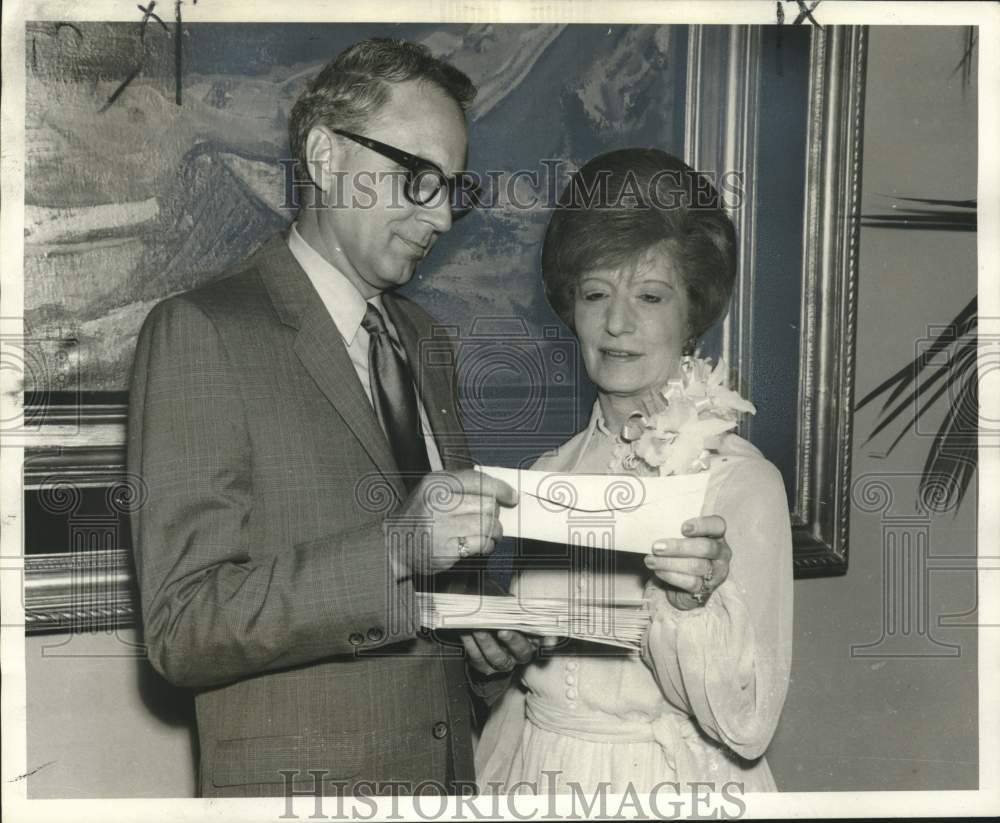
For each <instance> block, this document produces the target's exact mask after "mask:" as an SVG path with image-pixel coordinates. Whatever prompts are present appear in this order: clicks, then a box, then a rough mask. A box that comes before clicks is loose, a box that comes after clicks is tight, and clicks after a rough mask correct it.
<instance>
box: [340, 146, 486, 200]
mask: <svg viewBox="0 0 1000 823" xmlns="http://www.w3.org/2000/svg"><path fill="white" fill-rule="evenodd" d="M331 131H332V132H333V133H334V134H339V135H340V136H341V137H346V138H347V139H348V140H351V141H353V142H355V143H357V144H359V145H361V146H364V147H365V148H366V149H371V150H372V151H373V152H375V153H376V154H381V155H382V156H383V157H387V158H388V159H389V160H392V161H393V162H394V163H397V164H398V165H400V166H402V167H403V169H404V171H405V172H406V179H405V182H404V185H403V196H404V197H405V198H406V199H407V200H409V201H410V202H411V203H412V204H413V205H415V206H426V205H427V204H428V203H430V202H431V201H432V200H434V199H435V198H436V197H438V195H440V193H441V189H447V190H448V202H449V203H451V204H452V205H451V219H452V220H458V219H459V218H460V217H464V216H465V215H467V214H468V213H469V212H470V211H472V209H473V208H475V206H476V205H477V204H478V193H479V185H478V183H476V182H475V181H469V178H470V177H471V175H469V173H468V172H459V173H458V174H456V175H455V176H454V177H449V176H448V175H447V174H445V173H444V169H442V168H441V167H440V166H439V165H438V164H437V163H435V162H434V161H433V160H428V159H427V158H426V157H419V156H417V155H415V154H410V153H409V152H408V151H403V150H402V149H397V148H396V147H395V146H390V145H389V144H388V143H382V142H379V141H378V140H373V139H372V138H370V137H365V136H364V135H362V134H354V132H350V131H345V130H344V129H331ZM427 174H430V175H433V176H434V178H435V179H436V180H437V187H436V188H435V189H434V191H433V192H432V193H431V194H430V195H428V196H427V197H425V198H423V199H421V198H420V196H419V181H420V179H421V178H422V177H423V176H424V175H427ZM467 181H468V182H467ZM460 185H461V186H462V190H463V193H464V194H465V196H466V198H467V199H468V200H469V202H471V205H468V206H463V207H461V208H456V206H455V192H456V190H457V189H458V188H459V186H460Z"/></svg>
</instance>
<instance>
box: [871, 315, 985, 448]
mask: <svg viewBox="0 0 1000 823" xmlns="http://www.w3.org/2000/svg"><path fill="white" fill-rule="evenodd" d="M976 319H977V318H976V298H975V297H973V298H972V300H971V301H969V304H968V305H967V306H966V307H965V308H964V309H962V311H960V312H959V313H958V315H957V316H956V317H955V319H954V320H952V321H951V323H950V324H949V325H948V326H947V327H946V328H945V329H943V330H942V332H941V333H940V334H939V335H938V336H937V337H936V338H935V339H934V342H933V343H931V345H930V346H929V347H928V348H927V350H926V351H925V352H923V353H921V354H920V355H919V356H918V357H917V358H916V359H914V360H913V362H911V363H908V364H907V365H905V366H903V368H901V369H900V370H899V371H898V372H896V373H895V374H894V375H892V377H890V378H889V379H888V380H886V381H884V382H883V383H880V384H879V385H878V386H876V387H875V388H874V389H872V390H871V391H870V392H869V393H868V394H866V395H865V396H864V397H863V398H862V399H861V400H860V401H858V404H857V405H856V406H855V407H854V408H855V410H857V409H861V408H863V407H864V406H866V405H868V403H870V402H871V401H872V400H874V399H875V398H876V397H878V396H879V395H881V394H883V393H884V392H886V391H888V390H889V389H890V388H892V387H893V386H897V389H896V391H895V392H894V393H893V394H892V396H891V397H890V398H889V400H887V401H886V403H885V405H884V406H883V408H882V410H883V411H885V406H887V405H889V404H890V403H891V402H892V401H893V400H894V399H895V398H896V397H898V396H899V394H900V393H901V392H902V391H903V390H905V388H906V386H907V385H909V383H910V382H912V381H913V380H915V379H916V377H917V375H918V374H919V373H920V371H921V370H922V369H923V368H924V366H926V365H927V363H928V362H930V360H931V358H933V357H936V356H937V355H938V354H939V353H940V352H941V351H943V350H944V349H945V347H947V346H948V345H949V344H951V343H953V342H954V341H955V340H956V339H958V338H960V337H962V336H963V335H965V334H968V333H969V331H971V328H972V326H974V325H976ZM897 384H898V385H897ZM869 439H871V437H869Z"/></svg>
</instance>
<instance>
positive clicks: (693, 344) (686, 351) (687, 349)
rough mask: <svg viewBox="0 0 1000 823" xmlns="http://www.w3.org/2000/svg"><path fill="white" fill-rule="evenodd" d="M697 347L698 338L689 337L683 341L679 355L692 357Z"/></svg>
mask: <svg viewBox="0 0 1000 823" xmlns="http://www.w3.org/2000/svg"><path fill="white" fill-rule="evenodd" d="M697 347H698V338H697V337H689V338H688V339H687V340H685V341H684V347H683V348H682V349H681V355H682V356H684V357H694V352H695V349H696V348H697Z"/></svg>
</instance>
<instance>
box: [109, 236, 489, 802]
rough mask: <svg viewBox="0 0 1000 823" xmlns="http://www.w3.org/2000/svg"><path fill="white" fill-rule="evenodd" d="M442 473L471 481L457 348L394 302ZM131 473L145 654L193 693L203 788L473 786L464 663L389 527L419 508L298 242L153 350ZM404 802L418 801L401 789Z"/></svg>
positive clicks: (201, 300)
mask: <svg viewBox="0 0 1000 823" xmlns="http://www.w3.org/2000/svg"><path fill="white" fill-rule="evenodd" d="M384 306H385V310H386V312H387V313H388V314H389V316H390V317H391V318H392V321H393V323H394V324H395V326H396V328H397V330H398V332H399V335H400V338H401V342H402V343H403V346H404V348H405V349H406V352H407V355H408V357H409V359H410V362H411V364H413V366H414V371H415V373H416V375H417V381H418V386H419V390H420V393H421V397H422V399H423V402H424V405H425V407H426V409H427V413H428V417H429V419H430V423H431V427H432V429H433V431H434V434H435V438H436V441H437V443H438V446H439V450H440V452H441V455H442V459H443V461H444V463H445V466H446V468H449V469H455V468H460V467H465V466H467V465H468V464H469V463H468V452H467V447H466V443H465V439H464V436H463V434H462V429H461V425H460V421H459V419H458V412H457V409H456V407H455V395H454V392H453V367H452V363H453V357H452V347H451V342H450V341H449V340H448V339H447V338H446V337H441V336H439V335H435V334H433V333H432V320H431V318H430V317H429V316H428V315H427V314H426V313H425V312H424V311H423V310H422V309H420V308H419V307H418V306H416V305H415V304H414V303H412V302H411V301H409V300H407V299H405V298H403V297H399V296H396V295H393V294H386V295H385V296H384ZM128 467H129V472H130V473H131V474H132V475H133V476H137V477H139V478H141V480H142V481H143V482H144V483H145V486H146V493H147V494H148V499H147V502H146V503H145V504H144V505H143V506H142V507H141V509H140V511H139V512H138V513H137V515H136V516H135V517H134V519H133V531H134V545H135V559H136V567H137V572H138V577H139V584H140V593H141V600H142V613H143V621H144V628H145V639H146V642H147V644H148V647H149V655H150V659H151V661H152V663H153V665H154V666H155V667H156V668H157V669H158V670H159V671H160V672H161V673H162V674H163V675H164V676H165V677H166V678H167V679H168V680H170V681H171V682H173V683H175V684H177V685H181V686H187V687H194V688H196V689H198V692H197V697H196V708H197V720H198V735H199V744H200V751H201V760H200V777H199V781H200V790H201V793H202V794H203V795H206V796H258V795H274V794H281V793H282V792H283V791H284V788H285V784H284V781H285V779H286V778H285V777H284V776H283V775H282V774H281V772H282V771H290V772H293V773H294V774H293V777H294V780H293V783H292V786H293V788H294V789H295V790H296V791H303V790H305V789H306V788H310V787H311V786H312V781H313V777H312V775H311V774H309V770H316V769H318V770H320V771H321V772H323V773H324V776H325V781H324V784H323V791H324V793H337V792H339V791H344V790H345V786H346V791H351V790H352V789H353V788H355V784H356V782H357V781H359V780H372V781H390V780H392V781H404V782H406V781H409V782H411V785H415V784H417V783H419V782H420V781H421V780H425V779H430V780H437V781H441V782H445V781H446V779H449V778H455V779H458V780H468V781H471V780H472V779H473V773H472V762H473V761H472V751H471V730H470V712H469V695H468V692H467V682H466V680H465V667H464V661H463V658H462V656H461V654H460V652H459V650H458V649H457V648H455V647H453V646H447V645H442V644H440V643H437V642H434V640H433V639H432V638H430V637H428V635H427V633H426V632H422V631H421V630H420V629H419V624H418V622H417V620H416V611H415V606H414V596H413V593H414V588H413V583H412V582H405V583H397V582H395V580H394V578H393V576H392V574H391V572H390V569H389V565H388V560H387V549H386V541H387V539H389V540H392V539H396V537H397V536H395V535H391V534H390V535H387V534H386V533H384V530H383V525H382V522H383V518H384V516H385V514H386V513H387V512H388V511H390V510H391V509H392V508H393V507H394V506H395V505H397V504H398V501H399V500H400V499H402V498H403V497H404V496H405V491H404V487H403V484H402V482H401V479H400V478H399V477H398V476H397V475H396V466H395V463H394V461H393V457H392V453H391V451H390V448H389V445H388V442H387V441H386V438H385V436H384V435H383V433H382V430H381V428H380V427H379V424H378V421H377V420H376V418H375V415H374V413H373V411H372V408H371V405H370V403H369V402H368V400H367V398H366V396H365V393H364V391H363V389H362V387H361V384H360V381H359V380H358V377H357V374H356V373H355V371H354V368H353V367H352V365H351V362H350V360H349V358H348V355H347V352H346V350H345V348H344V345H343V342H342V340H341V338H340V335H339V333H338V331H337V329H336V326H335V325H334V323H333V321H332V319H331V318H330V317H329V314H328V313H327V311H326V309H325V308H324V307H323V304H322V303H321V301H320V299H319V296H318V295H317V294H316V292H315V290H314V289H313V287H312V285H311V284H310V282H309V280H308V278H307V276H306V274H305V272H304V271H303V270H302V269H301V267H300V266H299V265H298V263H297V262H296V260H295V259H294V257H293V256H292V255H291V252H289V250H288V247H287V245H286V242H285V239H284V237H281V236H278V237H275V238H273V239H272V240H270V241H268V242H267V243H266V244H265V245H264V246H263V247H262V248H261V249H260V250H259V251H258V252H256V253H255V254H254V255H252V256H251V257H250V258H249V259H248V260H247V261H245V262H244V263H242V264H241V265H240V266H239V267H237V269H236V270H234V271H233V272H232V273H230V274H228V276H226V277H224V278H223V279H221V280H218V281H216V282H213V283H211V284H209V285H207V286H205V287H202V288H199V289H197V290H195V291H192V292H188V293H186V294H182V295H178V296H175V297H172V298H170V299H168V300H166V301H164V302H162V303H160V304H159V305H157V306H156V307H155V308H154V309H153V311H152V312H151V313H150V315H149V318H148V319H147V321H146V323H145V325H144V326H143V329H142V331H141V333H140V336H139V342H138V348H137V351H136V356H135V364H134V368H133V376H132V383H131V394H130V413H129V437H128ZM402 790H403V791H406V790H407V788H406V787H403V789H402Z"/></svg>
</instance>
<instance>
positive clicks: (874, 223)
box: [861, 195, 978, 231]
mask: <svg viewBox="0 0 1000 823" xmlns="http://www.w3.org/2000/svg"><path fill="white" fill-rule="evenodd" d="M882 196H883V197H884V196H885V195H882ZM892 199H894V200H901V201H903V202H906V203H919V204H920V207H911V208H899V207H896V206H894V207H893V209H892V211H890V212H887V213H885V214H862V215H861V225H862V226H865V227H867V228H871V229H922V230H924V231H927V230H930V231H976V229H977V227H978V226H977V219H976V215H977V211H976V209H977V207H978V204H977V201H976V200H975V199H972V200H945V199H942V198H939V197H893V198H892ZM933 206H936V207H941V206H944V207H946V208H928V207H933Z"/></svg>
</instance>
